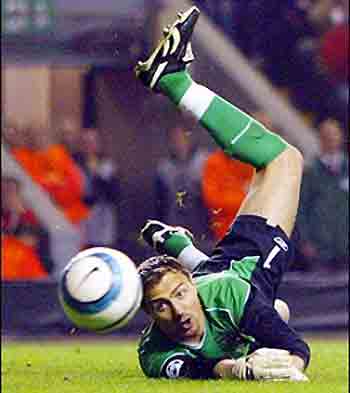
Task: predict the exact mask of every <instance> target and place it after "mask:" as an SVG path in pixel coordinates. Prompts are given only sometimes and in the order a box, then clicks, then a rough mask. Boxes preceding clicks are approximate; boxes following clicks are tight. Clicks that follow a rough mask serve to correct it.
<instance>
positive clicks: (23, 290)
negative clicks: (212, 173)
mask: <svg viewBox="0 0 350 393" xmlns="http://www.w3.org/2000/svg"><path fill="white" fill-rule="evenodd" d="M348 286H349V284H348V277H347V274H345V273H344V274H343V275H336V276H332V277H331V278H330V277H329V276H323V277H322V276H318V275H311V274H310V275H307V274H302V275H300V274H293V273H291V274H289V275H286V278H285V280H284V282H283V283H282V285H281V288H280V291H279V297H280V298H282V299H284V300H286V301H287V302H288V304H289V307H290V309H291V320H290V324H291V325H292V326H293V327H295V328H296V329H297V330H304V331H308V330H316V329H318V330H328V329H345V328H347V327H348V304H349V301H348ZM146 324H147V318H146V316H145V314H144V313H143V312H141V311H140V312H139V313H138V314H137V315H136V317H135V318H134V319H133V320H132V321H131V322H130V323H129V324H128V325H127V326H126V327H124V328H121V329H120V330H118V331H117V332H115V333H112V334H116V335H123V336H124V335H125V336H126V335H136V334H139V333H140V332H141V330H142V329H143V328H144V327H145V325H146ZM2 334H3V335H10V336H35V335H42V336H50V335H66V336H69V335H84V336H85V335H93V334H92V333H87V332H82V331H78V330H77V329H74V327H73V325H72V324H71V323H70V322H69V321H68V320H67V318H66V317H65V315H64V314H63V311H62V309H61V307H60V304H59V300H58V296H57V289H56V284H55V283H52V282H51V283H50V282H36V283H35V282H3V283H2Z"/></svg>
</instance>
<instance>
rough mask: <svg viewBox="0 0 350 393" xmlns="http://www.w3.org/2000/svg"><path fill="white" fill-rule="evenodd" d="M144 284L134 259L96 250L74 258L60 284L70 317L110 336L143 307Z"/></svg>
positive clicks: (77, 324)
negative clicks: (141, 305)
mask: <svg viewBox="0 0 350 393" xmlns="http://www.w3.org/2000/svg"><path fill="white" fill-rule="evenodd" d="M142 295H143V293H142V283H141V279H140V276H139V274H138V272H137V270H136V266H135V264H134V263H133V262H132V261H131V259H130V258H129V257H128V256H127V255H125V254H124V253H122V252H121V251H117V250H114V249H111V248H106V247H93V248H89V249H87V250H84V251H81V252H79V253H78V254H77V255H76V256H75V257H73V258H72V259H71V261H70V262H69V264H68V265H67V267H66V268H65V269H64V271H63V273H62V277H61V279H60V283H59V299H60V302H61V304H62V307H63V309H64V311H65V313H66V315H67V317H68V318H69V319H70V320H71V321H72V322H73V323H74V324H75V325H76V326H77V327H79V328H84V329H88V330H93V331H95V332H100V333H107V332H110V331H112V330H115V329H118V328H120V327H122V326H124V325H126V324H127V323H128V322H129V321H130V320H131V319H132V318H133V317H134V315H135V314H136V312H137V311H138V309H139V308H140V304H141V300H142Z"/></svg>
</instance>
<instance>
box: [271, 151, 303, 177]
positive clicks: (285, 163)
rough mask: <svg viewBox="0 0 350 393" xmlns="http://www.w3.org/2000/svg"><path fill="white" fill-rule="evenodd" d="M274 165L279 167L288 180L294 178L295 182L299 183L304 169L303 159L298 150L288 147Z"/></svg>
mask: <svg viewBox="0 0 350 393" xmlns="http://www.w3.org/2000/svg"><path fill="white" fill-rule="evenodd" d="M276 164H277V165H279V166H280V168H281V169H282V170H283V172H284V173H285V175H286V176H288V178H289V179H290V180H291V179H292V178H295V180H296V181H297V182H300V180H301V176H302V173H303V168H304V158H303V155H302V153H301V152H300V150H298V149H297V148H296V147H294V146H291V145H288V147H287V148H286V149H285V150H284V151H283V153H281V154H280V155H279V156H278V157H277V159H276Z"/></svg>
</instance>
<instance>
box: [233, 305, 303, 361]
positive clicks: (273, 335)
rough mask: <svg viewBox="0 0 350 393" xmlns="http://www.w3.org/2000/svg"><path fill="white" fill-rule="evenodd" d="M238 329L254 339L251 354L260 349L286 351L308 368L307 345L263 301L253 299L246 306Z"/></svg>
mask: <svg viewBox="0 0 350 393" xmlns="http://www.w3.org/2000/svg"><path fill="white" fill-rule="evenodd" d="M240 328H241V330H242V332H243V333H245V334H247V335H249V336H252V337H254V338H255V340H256V345H255V346H254V348H252V352H253V351H254V350H256V349H258V348H262V347H266V348H277V349H286V350H287V351H289V352H290V353H291V354H293V355H298V356H299V357H301V358H302V359H303V360H304V362H305V368H306V367H307V366H308V364H309V361H310V348H309V346H308V344H307V343H306V342H305V341H304V340H303V339H302V338H301V337H300V336H299V335H298V334H297V332H296V331H295V330H294V329H292V328H291V327H290V326H288V325H287V324H286V323H285V322H284V321H283V320H282V319H281V317H280V316H279V314H278V312H277V311H276V310H275V309H274V308H273V307H272V306H270V305H268V304H267V303H265V302H264V301H263V300H259V299H256V298H255V299H254V300H253V301H252V302H251V303H250V304H247V307H246V310H245V313H244V316H243V318H242V321H241V323H240Z"/></svg>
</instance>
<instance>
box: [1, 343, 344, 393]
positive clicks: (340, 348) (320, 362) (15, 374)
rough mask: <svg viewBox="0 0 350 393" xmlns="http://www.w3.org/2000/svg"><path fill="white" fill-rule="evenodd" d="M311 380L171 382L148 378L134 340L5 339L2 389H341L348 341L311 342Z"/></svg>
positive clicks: (286, 392) (322, 392)
mask: <svg viewBox="0 0 350 393" xmlns="http://www.w3.org/2000/svg"><path fill="white" fill-rule="evenodd" d="M309 343H310V345H311V350H312V362H311V364H310V367H309V369H308V372H307V375H308V376H309V378H310V380H311V382H309V383H292V382H278V383H277V382H274V383H266V382H265V383H259V382H241V381H218V380H211V381H185V380H183V381H169V380H154V379H146V378H145V377H144V376H143V375H142V372H141V370H140V369H139V366H138V363H137V357H136V343H135V342H123V341H118V339H115V340H114V341H95V342H90V341H84V342H82V341H80V342H78V341H57V342H47V341H44V342H43V341H38V342H31V343H24V342H3V345H2V392H3V393H165V392H167V393H175V392H176V393H190V392H191V393H195V392H198V393H207V392H208V393H209V392H210V393H219V392H220V393H230V392H232V393H245V392H249V393H250V392H252V393H260V392H264V393H270V392H271V393H282V392H283V393H299V392H300V393H345V392H347V391H348V344H347V341H346V340H345V339H344V340H328V339H327V340H324V341H322V340H320V339H314V340H309Z"/></svg>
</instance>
